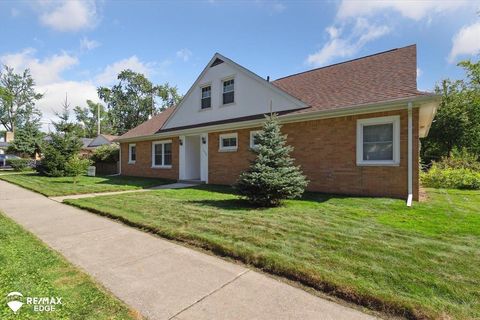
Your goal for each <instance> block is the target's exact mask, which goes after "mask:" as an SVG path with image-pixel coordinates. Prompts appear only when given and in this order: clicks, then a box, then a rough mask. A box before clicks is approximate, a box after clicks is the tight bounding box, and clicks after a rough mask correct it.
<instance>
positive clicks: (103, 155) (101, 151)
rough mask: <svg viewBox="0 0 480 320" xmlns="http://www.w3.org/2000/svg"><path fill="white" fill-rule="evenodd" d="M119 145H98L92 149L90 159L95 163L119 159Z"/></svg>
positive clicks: (111, 161)
mask: <svg viewBox="0 0 480 320" xmlns="http://www.w3.org/2000/svg"><path fill="white" fill-rule="evenodd" d="M119 155H120V147H119V146H118V145H116V144H109V145H108V144H107V145H103V146H100V147H98V148H96V149H95V151H93V154H92V157H91V160H92V161H93V162H95V163H97V162H105V163H115V162H117V161H118V160H119Z"/></svg>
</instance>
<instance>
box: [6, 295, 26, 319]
mask: <svg viewBox="0 0 480 320" xmlns="http://www.w3.org/2000/svg"><path fill="white" fill-rule="evenodd" d="M22 297H23V295H22V294H21V293H20V292H10V293H9V294H7V300H9V301H8V302H7V306H8V307H9V308H10V309H12V311H13V313H15V314H16V313H17V311H18V310H19V309H20V308H21V307H22V306H23V302H22V301H21V299H22Z"/></svg>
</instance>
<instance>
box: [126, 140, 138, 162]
mask: <svg viewBox="0 0 480 320" xmlns="http://www.w3.org/2000/svg"><path fill="white" fill-rule="evenodd" d="M136 160H137V146H136V145H135V144H134V143H130V144H129V145H128V163H135V161H136Z"/></svg>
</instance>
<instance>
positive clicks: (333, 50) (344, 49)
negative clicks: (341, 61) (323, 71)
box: [307, 18, 391, 66]
mask: <svg viewBox="0 0 480 320" xmlns="http://www.w3.org/2000/svg"><path fill="white" fill-rule="evenodd" d="M344 28H346V26H344V27H343V28H338V27H334V26H330V27H328V28H327V29H326V31H327V33H328V35H329V40H328V41H327V43H326V44H325V45H324V46H323V47H322V48H321V49H320V50H318V51H317V52H315V53H313V54H311V55H309V56H308V57H307V63H308V64H311V65H314V66H322V65H324V64H326V63H328V62H330V61H332V60H333V59H335V58H346V57H351V56H353V55H354V54H356V53H357V52H358V51H359V50H360V49H361V48H362V47H363V46H365V45H366V44H367V43H368V42H371V41H373V40H375V39H378V38H380V37H382V36H384V35H386V34H388V33H389V32H390V30H391V29H390V28H389V27H388V26H386V25H373V24H370V23H369V22H368V20H366V19H365V18H357V19H356V22H355V24H353V25H349V29H350V32H349V34H347V35H345V36H343V35H342V33H343V30H342V29H344Z"/></svg>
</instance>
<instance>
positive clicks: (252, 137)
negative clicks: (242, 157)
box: [250, 130, 262, 149]
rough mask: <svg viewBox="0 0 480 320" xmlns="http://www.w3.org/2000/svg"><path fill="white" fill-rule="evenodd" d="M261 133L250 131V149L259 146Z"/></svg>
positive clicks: (259, 131)
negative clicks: (258, 139)
mask: <svg viewBox="0 0 480 320" xmlns="http://www.w3.org/2000/svg"><path fill="white" fill-rule="evenodd" d="M261 132H262V131H261V130H256V131H250V148H252V149H254V148H256V147H257V146H258V141H257V135H258V134H259V133H261Z"/></svg>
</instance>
